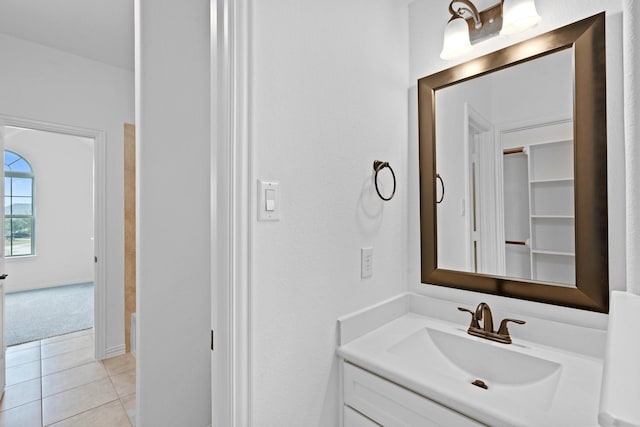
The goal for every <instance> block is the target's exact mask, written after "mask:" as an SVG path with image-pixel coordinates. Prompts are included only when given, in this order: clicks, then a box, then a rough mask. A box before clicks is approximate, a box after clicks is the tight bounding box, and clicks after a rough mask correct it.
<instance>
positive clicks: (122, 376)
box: [0, 329, 136, 427]
mask: <svg viewBox="0 0 640 427" xmlns="http://www.w3.org/2000/svg"><path fill="white" fill-rule="evenodd" d="M6 360H7V371H6V377H7V385H6V387H5V392H4V397H3V398H2V400H1V401H0V427H32V426H33V427H43V426H54V427H85V426H91V427H131V426H135V404H136V360H135V357H133V356H132V355H131V354H129V353H127V354H125V355H122V356H117V357H114V358H111V359H107V360H103V361H101V362H98V361H96V360H95V359H94V358H93V330H91V329H90V330H87V331H80V332H73V333H71V334H67V335H61V336H58V337H53V338H47V339H44V340H41V341H33V342H30V343H27V344H21V345H17V346H12V347H8V348H7V358H6Z"/></svg>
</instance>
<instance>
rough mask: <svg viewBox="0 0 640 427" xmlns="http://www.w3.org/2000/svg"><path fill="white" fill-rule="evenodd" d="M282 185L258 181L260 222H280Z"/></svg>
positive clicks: (275, 182)
mask: <svg viewBox="0 0 640 427" xmlns="http://www.w3.org/2000/svg"><path fill="white" fill-rule="evenodd" d="M280 210H281V206H280V183H279V182H277V181H262V180H258V221H280Z"/></svg>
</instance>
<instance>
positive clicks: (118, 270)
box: [0, 34, 134, 351]
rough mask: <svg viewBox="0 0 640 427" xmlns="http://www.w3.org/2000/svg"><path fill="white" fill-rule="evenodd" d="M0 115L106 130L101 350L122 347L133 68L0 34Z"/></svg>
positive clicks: (132, 117) (132, 118)
mask: <svg viewBox="0 0 640 427" xmlns="http://www.w3.org/2000/svg"><path fill="white" fill-rule="evenodd" d="M0 53H1V58H2V66H1V67H0V93H1V94H2V96H0V114H4V115H9V116H14V117H19V118H26V119H31V120H38V121H44V122H49V123H58V124H63V125H69V126H77V127H83V128H91V129H96V130H103V131H106V165H107V166H106V168H107V170H106V179H107V183H106V201H105V206H106V213H105V215H106V242H105V244H106V259H104V260H102V262H104V263H105V265H106V268H107V270H106V285H105V286H106V299H107V301H106V307H107V313H106V323H107V331H106V348H107V351H110V349H111V350H113V351H117V350H118V349H121V348H123V347H124V323H123V322H124V314H123V313H124V284H123V283H124V243H123V235H124V214H123V212H124V197H123V185H124V184H123V180H124V178H123V173H124V172H123V144H124V130H123V123H125V122H129V123H133V121H134V114H133V92H134V90H133V72H132V71H130V70H125V69H121V68H116V67H112V66H109V65H105V64H103V63H100V62H96V61H91V60H88V59H85V58H82V57H79V56H75V55H71V54H67V53H64V52H61V51H58V50H55V49H51V48H48V47H45V46H41V45H38V44H34V43H30V42H26V41H23V40H20V39H16V38H13V37H9V36H6V35H2V34H0Z"/></svg>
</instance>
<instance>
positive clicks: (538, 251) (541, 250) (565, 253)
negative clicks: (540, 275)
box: [531, 249, 576, 256]
mask: <svg viewBox="0 0 640 427" xmlns="http://www.w3.org/2000/svg"><path fill="white" fill-rule="evenodd" d="M531 253H532V254H541V255H560V256H576V254H575V253H573V252H563V251H547V250H544V249H531Z"/></svg>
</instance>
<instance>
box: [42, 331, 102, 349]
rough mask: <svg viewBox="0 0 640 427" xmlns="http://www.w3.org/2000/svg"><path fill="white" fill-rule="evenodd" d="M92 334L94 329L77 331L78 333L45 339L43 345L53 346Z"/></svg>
mask: <svg viewBox="0 0 640 427" xmlns="http://www.w3.org/2000/svg"><path fill="white" fill-rule="evenodd" d="M91 334H93V328H90V329H84V330H82V331H77V332H70V333H68V334H64V335H57V336H55V337H51V338H45V339H43V340H42V345H48V344H52V343H54V342H60V341H65V340H69V339H72V338H76V337H82V336H85V335H91Z"/></svg>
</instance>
